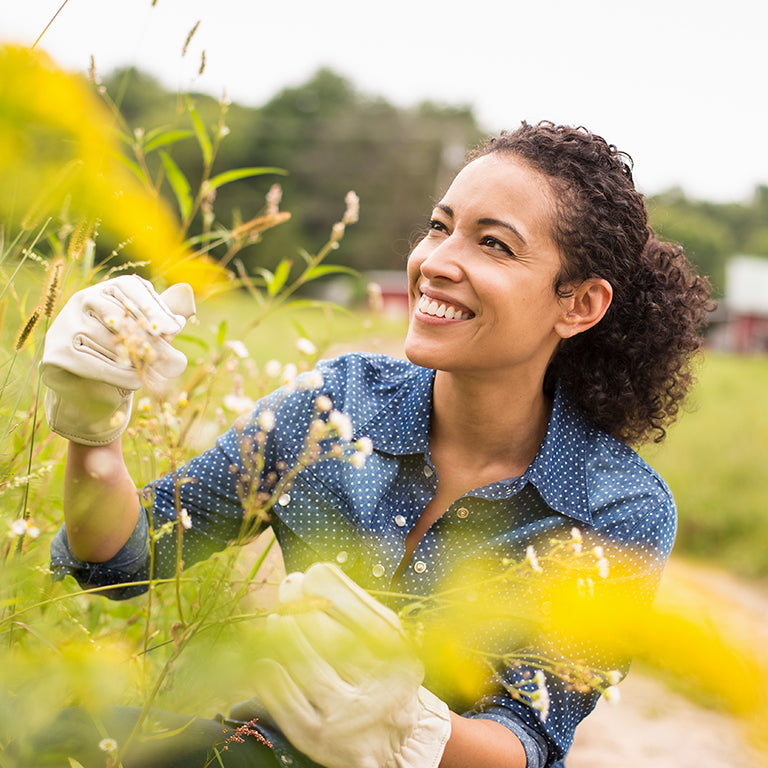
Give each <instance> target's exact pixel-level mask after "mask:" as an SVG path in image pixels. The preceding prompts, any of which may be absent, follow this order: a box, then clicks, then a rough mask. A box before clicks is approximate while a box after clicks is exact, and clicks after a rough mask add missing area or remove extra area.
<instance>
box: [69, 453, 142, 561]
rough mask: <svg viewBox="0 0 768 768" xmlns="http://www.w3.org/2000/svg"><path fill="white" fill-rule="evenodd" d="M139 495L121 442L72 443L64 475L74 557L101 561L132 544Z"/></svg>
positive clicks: (137, 513)
mask: <svg viewBox="0 0 768 768" xmlns="http://www.w3.org/2000/svg"><path fill="white" fill-rule="evenodd" d="M139 510H140V505H139V497H138V493H137V491H136V486H135V485H134V482H133V480H132V479H131V476H130V475H129V474H128V469H127V468H126V466H125V461H124V460H123V451H122V446H121V443H120V440H119V439H118V440H115V441H114V442H112V443H109V444H108V445H103V446H88V445H81V444H79V443H73V442H70V443H69V448H68V451H67V464H66V471H65V475H64V522H65V526H66V531H67V539H68V540H69V546H70V548H71V549H72V554H73V555H74V556H75V557H77V558H78V559H80V560H83V561H86V562H91V563H102V562H104V561H105V560H109V559H110V558H111V557H113V556H114V555H115V554H117V552H119V551H120V549H121V548H122V547H123V545H124V544H125V543H126V541H128V538H129V537H130V535H131V533H133V530H134V528H135V527H136V522H137V520H138V516H139Z"/></svg>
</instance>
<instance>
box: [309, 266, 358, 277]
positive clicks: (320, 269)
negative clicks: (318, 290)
mask: <svg viewBox="0 0 768 768" xmlns="http://www.w3.org/2000/svg"><path fill="white" fill-rule="evenodd" d="M325 275H352V276H353V277H360V273H359V272H358V271H357V270H356V269H352V268H351V267H344V266H342V265H340V264H318V265H317V266H316V267H312V268H311V269H308V270H307V271H306V272H305V273H304V278H305V279H306V280H315V279H317V278H318V277H325Z"/></svg>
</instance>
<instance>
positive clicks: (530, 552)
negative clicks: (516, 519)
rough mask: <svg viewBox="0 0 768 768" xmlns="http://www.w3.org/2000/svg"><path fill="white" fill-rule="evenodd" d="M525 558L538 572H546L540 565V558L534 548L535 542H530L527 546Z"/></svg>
mask: <svg viewBox="0 0 768 768" xmlns="http://www.w3.org/2000/svg"><path fill="white" fill-rule="evenodd" d="M525 559H526V560H527V561H528V563H529V564H530V566H531V568H533V570H534V571H535V572H536V573H543V572H544V569H543V568H542V567H541V566H540V565H539V558H538V557H537V555H536V550H535V549H534V548H533V544H529V545H528V546H527V547H526V548H525Z"/></svg>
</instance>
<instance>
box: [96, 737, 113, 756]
mask: <svg viewBox="0 0 768 768" xmlns="http://www.w3.org/2000/svg"><path fill="white" fill-rule="evenodd" d="M99 749H100V750H101V751H102V752H106V753H107V754H109V755H114V754H115V752H117V742H116V741H115V740H114V739H102V740H101V741H100V742H99Z"/></svg>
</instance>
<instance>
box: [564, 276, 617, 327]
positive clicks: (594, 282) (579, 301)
mask: <svg viewBox="0 0 768 768" xmlns="http://www.w3.org/2000/svg"><path fill="white" fill-rule="evenodd" d="M611 299H613V288H612V287H611V284H610V283H609V282H608V281H607V280H604V279H603V278H601V277H590V278H588V279H587V280H584V281H583V282H581V283H579V284H578V285H576V286H573V293H572V294H571V295H570V296H569V297H568V298H566V299H563V307H564V309H565V311H564V313H563V315H562V317H561V318H560V319H559V320H558V321H557V323H556V324H555V331H556V332H557V333H558V335H559V336H560V337H561V338H563V339H569V338H571V336H575V335H576V334H577V333H582V332H583V331H587V330H589V329H590V328H591V327H592V326H593V325H596V324H597V323H599V322H600V320H602V318H603V315H604V314H605V313H606V311H607V310H608V307H609V306H610V305H611Z"/></svg>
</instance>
